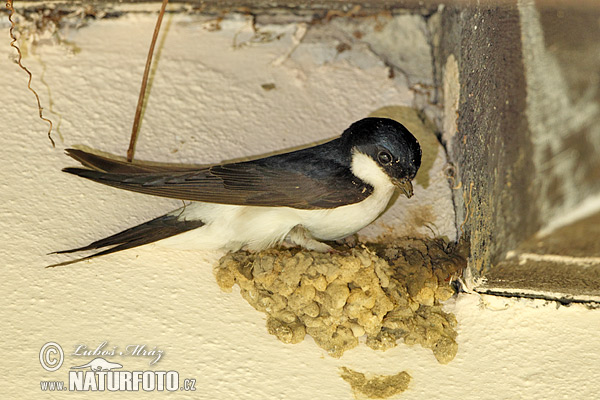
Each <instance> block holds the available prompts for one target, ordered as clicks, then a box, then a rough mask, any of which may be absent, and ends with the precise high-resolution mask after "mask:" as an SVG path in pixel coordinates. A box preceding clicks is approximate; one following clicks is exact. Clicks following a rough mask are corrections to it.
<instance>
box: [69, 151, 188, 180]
mask: <svg viewBox="0 0 600 400" xmlns="http://www.w3.org/2000/svg"><path fill="white" fill-rule="evenodd" d="M65 152H66V153H67V155H69V156H70V157H71V158H73V159H75V160H77V161H79V162H80V163H81V164H82V165H83V166H85V167H88V168H91V169H94V170H96V171H102V172H110V173H114V174H143V173H149V172H185V171H191V170H194V169H198V168H200V166H189V167H186V166H181V165H180V164H148V163H139V162H136V163H132V162H127V161H122V160H116V159H113V158H108V157H104V156H99V155H97V154H92V153H88V152H87V151H83V150H77V149H66V150H65Z"/></svg>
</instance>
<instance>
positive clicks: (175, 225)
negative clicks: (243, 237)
mask: <svg viewBox="0 0 600 400" xmlns="http://www.w3.org/2000/svg"><path fill="white" fill-rule="evenodd" d="M203 225H204V222H202V221H201V220H191V221H188V220H183V219H182V220H180V219H178V214H177V213H176V212H173V213H169V214H166V215H163V216H161V217H158V218H155V219H153V220H150V221H148V222H144V223H143V224H140V225H137V226H134V227H133V228H129V229H126V230H124V231H122V232H119V233H116V234H114V235H112V236H109V237H106V238H104V239H100V240H97V241H95V242H93V243H90V244H89V245H87V246H83V247H78V248H76V249H70V250H62V251H56V252H54V253H51V254H67V253H74V252H78V251H87V250H96V249H100V248H104V247H109V246H113V247H111V248H109V249H106V250H102V251H100V252H98V253H94V254H92V255H90V256H87V257H82V258H77V259H75V260H69V261H65V262H61V263H57V264H52V265H48V266H47V267H46V268H51V267H59V266H63V265H69V264H73V263H76V262H79V261H84V260H89V259H90V258H94V257H98V256H103V255H106V254H110V253H115V252H117V251H121V250H126V249H131V248H133V247H137V246H142V245H144V244H148V243H153V242H156V241H158V240H161V239H166V238H168V237H171V236H175V235H178V234H180V233H183V232H187V231H189V230H192V229H196V228H200V227H201V226H203Z"/></svg>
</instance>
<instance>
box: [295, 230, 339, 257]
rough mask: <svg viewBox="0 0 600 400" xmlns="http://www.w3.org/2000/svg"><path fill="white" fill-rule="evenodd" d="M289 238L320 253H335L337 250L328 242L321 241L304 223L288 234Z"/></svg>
mask: <svg viewBox="0 0 600 400" xmlns="http://www.w3.org/2000/svg"><path fill="white" fill-rule="evenodd" d="M288 237H289V240H290V241H291V242H292V243H294V244H297V245H298V246H302V247H304V248H305V249H307V250H310V251H318V252H320V253H335V252H336V250H335V249H334V248H333V247H331V246H330V245H328V244H325V243H323V242H319V241H318V240H316V239H315V238H313V237H312V235H311V234H310V233H309V232H308V231H307V230H306V228H304V227H303V226H302V225H296V226H295V227H293V228H292V230H291V231H290V233H289V234H288Z"/></svg>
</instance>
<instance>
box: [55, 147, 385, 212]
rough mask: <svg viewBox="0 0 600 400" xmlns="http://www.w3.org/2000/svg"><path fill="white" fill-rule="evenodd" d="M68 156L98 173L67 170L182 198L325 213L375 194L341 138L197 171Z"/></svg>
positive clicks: (74, 153) (74, 152)
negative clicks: (356, 172)
mask: <svg viewBox="0 0 600 400" xmlns="http://www.w3.org/2000/svg"><path fill="white" fill-rule="evenodd" d="M67 154H68V155H70V156H71V157H73V158H74V159H76V160H78V161H80V162H81V163H82V164H83V165H84V166H87V167H90V168H93V169H82V168H65V169H64V170H63V171H65V172H68V173H72V174H75V175H79V176H82V177H85V178H88V179H91V180H94V181H96V182H99V183H103V184H105V185H109V186H114V187H117V188H121V189H126V190H130V191H134V192H139V193H145V194H151V195H155V196H162V197H170V198H176V199H181V200H192V201H202V202H209V203H221V204H233V205H252V206H281V207H293V208H299V209H319V208H333V207H338V206H342V205H347V204H353V203H357V202H359V201H361V200H364V199H365V198H366V197H367V196H368V195H369V194H371V192H372V190H373V189H372V187H371V186H369V185H368V184H366V183H364V182H362V181H361V180H360V179H358V178H356V177H355V176H354V175H353V174H352V172H351V171H350V165H349V160H348V159H344V157H343V155H342V154H340V152H339V150H338V149H337V147H336V144H335V140H334V141H331V142H327V143H324V144H321V145H319V146H315V147H311V148H308V149H303V150H298V151H294V152H290V153H284V154H279V155H275V156H270V157H266V158H261V159H258V160H253V161H246V162H238V163H230V164H219V165H213V166H208V167H197V168H190V167H181V166H173V165H162V166H160V165H156V166H148V165H139V164H132V163H126V162H123V161H115V160H111V159H109V158H106V157H101V156H96V155H94V154H91V153H87V152H84V151H82V150H74V149H68V150H67Z"/></svg>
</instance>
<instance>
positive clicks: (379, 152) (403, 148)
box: [341, 118, 421, 197]
mask: <svg viewBox="0 0 600 400" xmlns="http://www.w3.org/2000/svg"><path fill="white" fill-rule="evenodd" d="M341 139H342V141H343V143H344V144H345V146H346V148H347V149H348V151H349V152H350V154H351V157H352V160H351V163H352V172H353V173H354V175H356V176H357V177H359V178H361V179H362V180H364V181H365V182H367V183H369V184H371V185H373V186H377V184H378V181H382V180H385V179H386V178H387V182H389V181H390V180H391V182H392V183H393V184H394V185H395V186H396V187H398V188H399V189H400V190H401V191H402V192H403V193H404V194H405V195H406V197H411V196H412V194H413V188H412V183H411V180H412V179H414V177H415V175H416V174H417V171H418V170H419V167H420V166H421V146H419V142H418V141H417V139H416V138H415V137H414V136H413V135H412V134H411V133H410V132H409V131H408V129H406V128H405V127H404V126H403V125H402V124H400V123H398V122H396V121H394V120H392V119H387V118H365V119H361V120H360V121H357V122H355V123H353V124H352V125H350V127H349V128H348V129H346V131H344V133H343V134H342V137H341ZM375 166H376V167H378V168H376V167H375ZM381 171H383V172H384V174H381Z"/></svg>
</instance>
